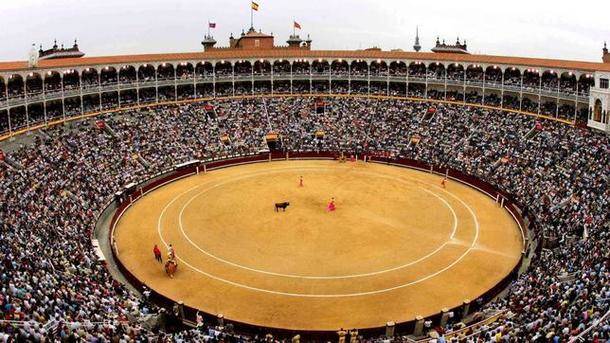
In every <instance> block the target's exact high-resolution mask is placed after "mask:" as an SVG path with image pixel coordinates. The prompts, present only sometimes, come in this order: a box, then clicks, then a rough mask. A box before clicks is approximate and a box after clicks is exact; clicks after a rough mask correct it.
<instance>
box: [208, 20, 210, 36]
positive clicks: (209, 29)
mask: <svg viewBox="0 0 610 343" xmlns="http://www.w3.org/2000/svg"><path fill="white" fill-rule="evenodd" d="M209 36H210V19H208V37H209Z"/></svg>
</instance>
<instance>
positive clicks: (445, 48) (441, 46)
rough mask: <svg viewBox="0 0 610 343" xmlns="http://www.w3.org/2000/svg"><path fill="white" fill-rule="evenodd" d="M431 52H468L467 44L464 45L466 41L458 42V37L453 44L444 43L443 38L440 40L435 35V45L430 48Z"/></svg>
mask: <svg viewBox="0 0 610 343" xmlns="http://www.w3.org/2000/svg"><path fill="white" fill-rule="evenodd" d="M432 52H439V53H453V54H468V46H467V45H466V41H464V43H463V44H462V43H460V38H459V37H458V38H457V40H456V41H455V44H454V45H451V44H446V43H445V40H444V39H443V42H442V43H441V42H440V38H439V37H436V46H435V47H434V48H432Z"/></svg>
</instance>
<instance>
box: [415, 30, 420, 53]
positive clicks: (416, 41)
mask: <svg viewBox="0 0 610 343" xmlns="http://www.w3.org/2000/svg"><path fill="white" fill-rule="evenodd" d="M413 50H415V51H417V52H419V50H421V45H420V44H419V27H418V26H416V27H415V44H413Z"/></svg>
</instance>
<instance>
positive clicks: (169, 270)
mask: <svg viewBox="0 0 610 343" xmlns="http://www.w3.org/2000/svg"><path fill="white" fill-rule="evenodd" d="M177 269H178V263H176V261H175V260H167V262H165V273H166V274H167V276H169V277H170V278H172V279H173V278H174V274H176V270H177Z"/></svg>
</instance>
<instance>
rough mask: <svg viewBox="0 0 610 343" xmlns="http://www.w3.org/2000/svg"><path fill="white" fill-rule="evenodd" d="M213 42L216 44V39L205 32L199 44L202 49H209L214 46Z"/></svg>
mask: <svg viewBox="0 0 610 343" xmlns="http://www.w3.org/2000/svg"><path fill="white" fill-rule="evenodd" d="M231 37H233V36H231ZM214 44H216V40H215V39H214V37H212V35H210V34H207V35H205V36H203V41H202V42H201V45H203V51H209V50H211V49H212V48H214Z"/></svg>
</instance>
